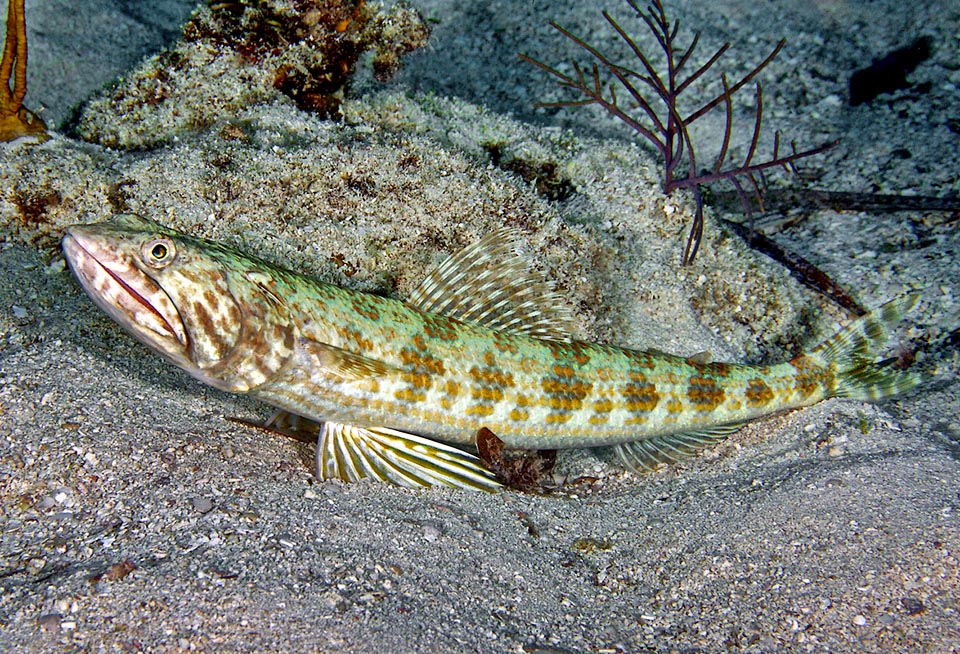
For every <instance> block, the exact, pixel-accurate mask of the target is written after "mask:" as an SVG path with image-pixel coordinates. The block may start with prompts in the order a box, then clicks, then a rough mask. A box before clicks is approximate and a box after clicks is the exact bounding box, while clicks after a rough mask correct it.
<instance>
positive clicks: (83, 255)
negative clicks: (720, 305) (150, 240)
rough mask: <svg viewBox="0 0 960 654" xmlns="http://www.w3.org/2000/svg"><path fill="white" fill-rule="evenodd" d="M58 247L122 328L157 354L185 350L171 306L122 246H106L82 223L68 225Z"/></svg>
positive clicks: (180, 323) (182, 333)
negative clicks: (69, 226)
mask: <svg viewBox="0 0 960 654" xmlns="http://www.w3.org/2000/svg"><path fill="white" fill-rule="evenodd" d="M61 247H62V248H63V253H64V256H65V257H66V259H67V263H68V264H69V265H70V269H71V270H73V274H74V275H75V276H76V277H77V279H78V280H79V281H80V285H81V286H83V289H84V290H85V291H86V292H87V294H88V295H89V296H90V297H91V298H92V299H93V301H94V302H95V303H96V304H97V306H99V307H100V308H101V309H102V310H103V311H104V312H106V313H107V314H108V315H109V316H110V317H111V318H113V319H114V320H115V321H117V322H118V323H120V324H121V325H122V326H123V327H124V328H125V329H126V330H127V331H129V332H130V333H131V334H133V335H134V336H135V337H137V338H138V339H139V340H141V341H143V342H144V343H145V344H147V345H148V346H150V347H152V348H154V349H156V350H158V351H159V352H160V353H162V354H167V355H169V356H174V357H178V356H182V355H183V354H184V353H185V352H187V351H189V345H188V338H187V332H186V329H185V328H184V325H183V321H182V320H181V318H180V313H179V311H177V307H176V305H175V304H174V303H173V301H172V300H171V299H170V296H169V295H167V293H166V292H164V290H163V289H162V288H161V287H160V285H159V284H157V283H156V282H155V281H153V280H152V279H151V278H150V277H149V276H147V275H146V274H145V273H144V272H143V271H142V270H140V269H139V268H138V267H137V266H136V265H135V264H134V262H133V260H132V258H131V257H130V256H129V255H124V254H123V250H122V249H121V248H113V247H110V245H109V244H108V243H105V242H104V239H102V237H101V236H99V235H98V234H96V233H93V232H88V231H87V230H86V229H85V228H84V226H74V227H71V228H69V229H67V231H66V234H65V235H64V237H63V240H62V242H61Z"/></svg>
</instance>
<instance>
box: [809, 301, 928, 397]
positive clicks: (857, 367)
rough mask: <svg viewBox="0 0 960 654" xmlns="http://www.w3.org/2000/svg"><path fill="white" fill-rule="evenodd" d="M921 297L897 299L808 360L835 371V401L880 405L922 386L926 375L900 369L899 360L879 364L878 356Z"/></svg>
mask: <svg viewBox="0 0 960 654" xmlns="http://www.w3.org/2000/svg"><path fill="white" fill-rule="evenodd" d="M919 299H920V296H919V294H916V293H910V294H905V295H901V296H899V297H896V298H894V299H892V300H890V301H889V302H887V303H886V304H883V305H881V306H880V307H878V308H876V309H874V310H873V311H871V312H870V313H868V314H867V315H865V316H861V317H860V318H857V319H856V320H854V321H853V322H851V323H850V324H849V325H847V326H846V327H844V328H843V329H841V330H840V331H838V332H837V333H836V334H834V335H833V336H831V337H830V338H828V339H827V340H825V341H824V342H822V343H821V344H820V345H818V346H817V347H815V348H814V349H813V350H811V351H810V352H809V353H808V354H807V356H808V357H810V358H811V359H813V360H814V361H816V362H817V363H818V364H819V365H822V366H824V367H826V368H829V369H832V370H833V371H834V375H835V379H836V383H835V387H834V388H833V390H832V391H831V392H830V396H831V397H844V398H850V399H856V400H866V401H871V402H872V401H877V400H882V399H884V398H888V397H893V396H895V395H900V394H902V393H906V392H907V391H909V390H911V389H913V388H915V387H917V386H919V385H920V384H921V383H922V382H923V381H924V379H925V375H923V374H922V373H919V372H909V371H905V370H901V369H898V368H897V367H896V366H895V365H894V364H896V362H897V358H896V357H893V358H888V359H884V360H880V361H878V360H877V352H878V350H879V348H881V347H883V346H884V345H886V344H887V343H889V341H890V340H891V337H892V335H893V332H894V330H895V328H896V327H897V326H898V325H899V324H900V322H901V320H902V319H903V317H904V316H905V315H906V314H907V313H908V312H909V311H910V310H911V309H913V308H914V307H915V306H916V305H917V302H918V301H919Z"/></svg>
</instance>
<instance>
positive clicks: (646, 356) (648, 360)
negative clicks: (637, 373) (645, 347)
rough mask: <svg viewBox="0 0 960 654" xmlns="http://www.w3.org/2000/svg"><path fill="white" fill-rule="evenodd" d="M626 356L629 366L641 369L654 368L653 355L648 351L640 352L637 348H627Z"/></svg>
mask: <svg viewBox="0 0 960 654" xmlns="http://www.w3.org/2000/svg"><path fill="white" fill-rule="evenodd" d="M626 355H627V358H629V359H630V367H631V368H636V369H641V370H653V369H654V368H656V363H655V362H654V360H653V355H652V354H651V353H649V352H640V351H637V350H628V351H627V352H626Z"/></svg>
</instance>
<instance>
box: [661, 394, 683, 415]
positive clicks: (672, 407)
mask: <svg viewBox="0 0 960 654" xmlns="http://www.w3.org/2000/svg"><path fill="white" fill-rule="evenodd" d="M663 407H664V408H665V409H666V410H667V412H668V413H680V412H681V411H683V402H681V401H680V400H678V399H677V398H675V397H671V398H670V399H669V400H667V402H666V404H664V405H663Z"/></svg>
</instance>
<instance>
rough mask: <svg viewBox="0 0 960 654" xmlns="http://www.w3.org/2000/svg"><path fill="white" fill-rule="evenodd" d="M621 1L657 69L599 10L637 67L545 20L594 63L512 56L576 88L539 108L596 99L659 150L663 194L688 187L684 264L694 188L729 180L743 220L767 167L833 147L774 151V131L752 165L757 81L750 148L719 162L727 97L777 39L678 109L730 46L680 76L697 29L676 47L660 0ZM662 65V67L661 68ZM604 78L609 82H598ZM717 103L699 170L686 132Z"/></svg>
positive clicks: (729, 106)
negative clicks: (717, 135) (650, 46)
mask: <svg viewBox="0 0 960 654" xmlns="http://www.w3.org/2000/svg"><path fill="white" fill-rule="evenodd" d="M627 4H629V5H630V7H631V8H632V9H633V11H634V13H635V14H636V16H637V17H638V18H639V19H640V20H642V21H643V22H644V24H646V26H647V29H649V31H650V33H651V34H652V35H653V37H654V38H655V39H656V40H657V43H658V44H659V47H660V50H661V51H662V53H663V58H664V63H663V66H662V68H658V67H657V66H655V65H654V63H653V59H652V57H650V56H649V55H648V54H647V53H645V52H644V51H643V50H642V49H641V47H640V45H638V42H637V40H636V39H635V38H634V37H632V36H631V35H630V34H629V33H628V32H627V31H626V29H624V28H623V27H622V26H621V25H620V23H619V22H618V21H617V20H616V19H615V18H613V17H612V16H611V15H610V14H609V13H608V12H606V11H604V12H603V17H604V18H606V20H607V22H608V23H609V24H610V26H611V27H612V28H613V29H614V30H615V31H616V33H617V34H618V35H619V37H620V38H621V39H622V40H623V41H624V42H625V43H626V44H627V46H629V48H630V50H631V51H632V52H633V54H634V55H635V56H636V61H637V62H639V67H635V68H630V67H628V66H626V65H623V64H621V63H617V62H615V61H613V60H611V59H610V58H609V57H608V56H607V55H605V54H604V53H602V52H601V51H600V50H598V49H597V48H596V47H594V46H592V45H590V44H589V43H588V42H586V41H585V40H583V39H582V38H580V37H579V36H576V35H575V34H573V33H571V32H569V31H568V30H566V29H564V28H563V27H561V26H560V25H557V24H556V23H551V25H552V26H553V27H554V28H556V29H557V31H559V32H560V33H561V34H563V35H564V36H566V37H567V38H568V39H570V40H571V41H573V42H574V43H576V44H577V45H578V46H579V47H581V48H582V49H584V50H586V51H587V52H588V53H589V54H590V55H591V56H592V57H593V60H594V61H593V63H592V65H591V66H590V68H589V69H588V70H584V68H583V67H582V66H581V65H580V64H578V63H576V62H574V63H573V70H574V74H573V75H568V74H567V73H564V72H561V71H560V70H558V69H557V68H554V67H552V66H549V65H547V64H544V63H542V62H540V61H537V60H536V59H533V58H531V57H528V56H526V55H520V57H521V58H522V59H523V60H525V61H528V62H529V63H531V64H533V65H535V66H537V67H539V68H541V69H542V70H544V71H546V72H547V73H549V74H550V75H552V76H553V77H555V78H556V79H557V81H558V82H559V84H560V86H562V87H564V88H568V89H572V90H573V91H575V92H576V97H574V98H573V99H570V100H564V101H561V102H554V103H543V104H542V105H541V106H568V107H575V106H585V105H591V104H596V105H599V106H601V107H603V108H604V109H605V110H606V111H607V112H609V113H610V114H611V115H613V116H615V117H616V118H618V119H620V120H622V121H623V122H624V123H626V124H627V125H629V126H630V127H631V128H633V129H634V130H635V131H636V132H637V134H639V135H640V136H642V137H643V138H644V139H645V140H646V141H648V142H649V143H651V144H652V145H653V146H654V147H655V148H656V149H657V151H658V152H659V153H660V155H661V156H662V158H663V162H664V178H663V189H664V192H665V193H667V194H670V193H672V192H673V191H674V190H675V189H679V188H688V189H690V191H691V193H693V196H694V199H695V201H696V213H695V216H694V223H693V225H692V226H691V228H690V235H689V236H688V238H687V245H686V248H685V250H684V254H683V263H684V264H689V263H691V262H692V261H693V259H694V257H696V254H697V250H698V248H699V247H700V241H701V239H702V236H703V194H702V190H701V187H702V186H704V185H707V184H712V183H714V182H723V181H725V182H729V183H730V184H732V185H733V187H734V189H736V192H737V194H738V196H739V197H740V199H741V202H742V205H743V209H744V211H745V212H746V214H747V216H748V218H750V217H751V209H750V202H749V200H750V197H749V195H750V194H753V195H754V196H755V197H756V198H757V201H758V202H759V203H760V204H761V206H762V197H761V196H762V190H763V189H764V188H765V186H766V180H765V174H766V173H767V171H769V170H771V169H775V168H782V169H785V170H787V171H793V166H794V164H795V163H796V162H797V161H798V160H799V159H803V158H806V157H810V156H813V155H815V154H819V153H821V152H823V151H824V150H826V149H827V148H829V147H831V146H832V145H834V144H833V143H828V144H825V145H821V146H819V147H815V148H811V149H809V150H797V148H796V146H795V145H794V144H793V143H791V144H790V148H789V151H788V152H787V153H781V142H780V132H779V131H778V132H776V133H775V134H774V144H773V153H772V155H771V156H770V157H769V158H767V159H763V160H761V161H759V162H758V161H755V160H754V158H755V155H756V154H757V145H758V143H759V141H760V134H761V126H762V118H763V93H762V89H761V87H760V83H759V82H757V83H756V85H755V88H756V102H755V111H754V126H753V135H752V138H751V140H750V145H749V147H748V149H747V153H746V155H745V156H744V159H743V161H742V162H740V163H739V164H730V163H729V162H728V161H727V155H728V150H729V146H730V140H731V136H732V133H733V95H734V94H735V93H737V91H739V90H741V89H742V88H743V87H744V86H746V85H747V84H749V83H750V82H752V81H753V80H754V78H755V77H756V76H757V75H758V74H759V73H760V72H761V71H762V70H763V69H764V68H766V67H767V65H768V64H769V63H770V62H771V61H773V59H774V58H775V57H776V56H777V54H778V53H779V52H780V50H781V48H783V46H784V43H785V41H783V40H781V41H780V42H779V43H778V44H777V45H776V47H775V48H774V49H773V50H772V51H771V52H770V54H769V55H767V57H766V58H765V59H764V60H763V61H761V62H760V63H759V64H758V65H757V66H756V67H754V68H753V70H751V71H750V72H749V73H747V74H746V75H744V76H743V77H741V78H740V79H739V80H737V81H735V82H733V83H731V82H730V80H728V79H727V76H726V75H724V74H721V76H720V81H721V83H722V85H723V91H722V92H721V93H719V94H718V95H716V96H715V97H713V98H712V99H710V100H709V101H707V102H706V103H703V104H700V105H699V106H695V107H694V108H692V109H685V108H684V107H683V106H681V100H682V99H685V98H686V97H688V96H687V95H685V93H686V92H687V91H689V90H690V88H691V86H692V85H693V84H694V83H695V82H697V81H698V80H701V78H703V76H704V75H705V74H706V73H708V72H709V71H711V70H712V69H713V67H714V65H715V64H716V63H717V62H718V61H719V60H720V58H721V57H722V56H723V55H724V53H726V51H727V50H728V49H729V48H730V44H729V43H726V44H724V45H723V46H721V47H720V48H719V49H718V50H717V51H716V52H714V53H713V55H712V56H710V57H709V58H708V59H707V60H706V61H705V62H704V63H703V64H700V66H699V67H698V68H696V69H693V70H692V72H689V73H687V71H688V70H690V69H691V68H692V67H693V66H694V65H695V64H693V61H692V60H693V56H694V53H695V51H696V48H697V44H698V42H699V40H700V33H699V32H697V33H695V34H694V36H693V38H692V40H691V41H690V43H689V45H687V46H686V48H685V49H681V48H680V47H679V46H678V44H677V32H678V29H679V26H678V22H677V21H673V22H672V23H671V22H670V21H669V20H668V19H667V16H666V13H665V12H664V9H663V3H662V2H661V0H653V2H652V3H651V4H650V6H649V7H648V8H647V10H646V11H644V10H642V9H640V7H639V6H638V5H637V4H636V3H635V2H634V1H633V0H627ZM663 68H665V69H666V70H665V72H664V71H663ZM606 77H610V78H612V79H609V80H608V81H605V79H604V78H606ZM618 88H619V89H623V90H625V91H626V93H627V94H628V96H629V102H632V103H633V104H635V105H636V108H630V109H628V108H627V106H626V103H625V102H624V101H623V99H622V98H621V97H620V96H618ZM621 93H622V91H621ZM719 107H723V109H724V110H725V111H726V123H725V128H724V133H723V140H722V142H721V144H720V149H719V154H718V155H717V158H716V159H715V160H714V162H713V166H712V167H710V168H709V169H706V170H701V169H700V168H699V167H698V162H697V154H696V147H695V144H694V142H693V140H692V139H691V136H690V126H691V125H692V124H693V123H694V122H695V121H697V120H698V119H700V118H702V117H703V116H705V115H707V114H708V113H710V112H711V111H713V110H714V109H718V108H719ZM684 162H685V165H684Z"/></svg>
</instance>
